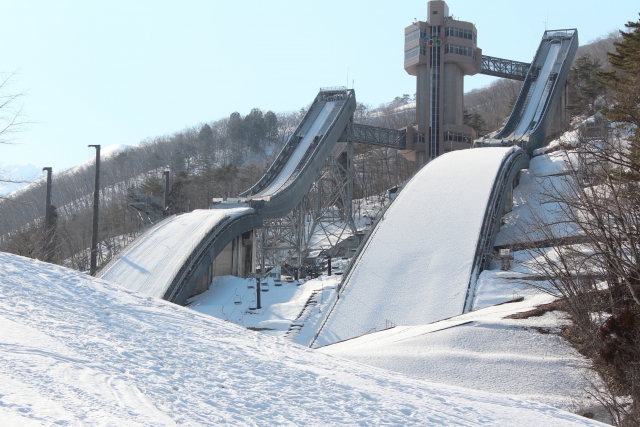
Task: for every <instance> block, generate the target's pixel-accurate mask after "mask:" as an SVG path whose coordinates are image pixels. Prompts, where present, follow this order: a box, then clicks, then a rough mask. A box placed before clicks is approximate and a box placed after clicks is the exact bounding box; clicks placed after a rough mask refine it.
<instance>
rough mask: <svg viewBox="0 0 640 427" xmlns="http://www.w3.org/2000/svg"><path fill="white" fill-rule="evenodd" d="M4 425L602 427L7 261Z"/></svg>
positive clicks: (1, 263)
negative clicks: (316, 349)
mask: <svg viewBox="0 0 640 427" xmlns="http://www.w3.org/2000/svg"><path fill="white" fill-rule="evenodd" d="M0 325H1V327H2V329H1V330H2V333H1V334H0V357H1V359H2V363H1V364H0V419H2V421H3V425H12V426H14V425H15V426H45V425H47V426H48V425H69V426H80V425H101V426H116V425H117V426H121V425H130V426H148V425H153V426H165V425H167V426H168V425H177V424H180V425H222V424H229V425H260V426H275V425H292V426H293V425H393V426H409V425H465V426H480V425H483V426H485V425H495V426H505V425H514V426H515V425H517V426H548V425H553V426H589V425H592V426H595V425H601V424H599V423H597V422H594V421H591V420H588V419H585V418H582V417H580V416H577V415H573V414H570V413H567V412H563V411H561V410H559V409H556V408H552V407H549V406H545V405H543V404H539V403H533V402H527V401H524V400H520V399H517V398H512V397H505V396H500V395H496V394H492V393H487V392H479V391H473V390H466V389H463V388H458V387H453V386H448V385H442V384H437V383H433V382H428V381H424V380H418V379H412V378H409V377H407V376H405V375H402V374H398V373H395V372H388V371H385V370H381V369H378V368H374V367H368V366H365V365H362V364H358V363H353V362H350V361H347V360H344V359H341V358H337V357H333V356H330V355H325V354H322V353H320V352H318V351H314V350H310V349H305V348H302V347H300V346H297V345H295V344H291V343H288V342H287V341H285V340H281V339H278V338H274V337H269V336H265V335H263V334H259V333H256V332H253V331H248V330H246V329H245V328H241V327H238V326H236V325H233V324H231V323H229V322H223V321H220V320H219V319H216V318H213V317H211V316H206V315H203V314H200V313H197V312H196V311H194V310H190V309H188V308H184V307H180V306H176V305H173V304H170V303H167V302H165V301H162V300H159V299H156V298H153V297H148V296H144V295H141V294H137V293H135V292H131V291H128V290H126V289H124V288H122V287H119V286H117V285H113V284H111V283H109V282H106V281H104V280H100V279H94V278H91V277H89V276H86V275H84V274H82V273H79V272H77V271H73V270H69V269H65V268H63V267H58V266H53V265H49V264H45V263H42V262H39V261H34V260H30V259H26V258H22V257H18V256H15V255H9V254H5V253H0Z"/></svg>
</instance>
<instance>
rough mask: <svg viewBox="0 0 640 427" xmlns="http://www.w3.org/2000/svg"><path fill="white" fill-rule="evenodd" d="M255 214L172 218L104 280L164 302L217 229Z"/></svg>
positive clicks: (205, 212) (225, 212) (203, 212)
mask: <svg viewBox="0 0 640 427" xmlns="http://www.w3.org/2000/svg"><path fill="white" fill-rule="evenodd" d="M251 212H253V209H251V208H235V209H224V210H223V209H220V210H218V209H209V210H195V211H193V212H190V213H188V214H183V215H178V216H175V217H173V218H169V219H167V220H165V221H163V222H161V223H159V224H158V225H157V226H156V227H155V228H154V229H153V230H152V231H151V232H150V233H148V234H147V235H146V237H145V238H144V239H141V240H139V241H138V242H137V243H135V244H134V246H133V247H131V248H130V249H128V250H127V252H126V253H125V254H124V255H123V256H122V257H120V258H119V259H118V260H117V261H116V262H115V263H113V265H111V266H110V267H109V268H108V270H107V271H106V272H105V273H103V274H102V275H101V278H102V279H104V280H108V281H110V282H113V283H117V284H119V285H121V286H124V287H125V288H127V289H130V290H132V291H137V292H141V293H143V294H146V295H149V296H153V297H159V298H162V297H163V296H164V294H165V292H166V290H167V288H168V286H169V285H170V284H171V280H172V279H173V278H174V276H175V275H176V273H177V272H178V270H180V267H182V265H183V264H184V262H185V261H186V259H187V258H188V257H189V255H190V254H191V252H192V251H193V249H194V248H195V247H196V246H197V245H198V243H199V242H200V241H201V240H202V239H203V238H204V237H205V236H206V235H207V233H209V231H211V230H212V229H213V227H215V226H216V225H217V224H220V223H221V222H223V221H226V220H227V219H230V218H233V217H236V216H240V215H246V214H249V213H251Z"/></svg>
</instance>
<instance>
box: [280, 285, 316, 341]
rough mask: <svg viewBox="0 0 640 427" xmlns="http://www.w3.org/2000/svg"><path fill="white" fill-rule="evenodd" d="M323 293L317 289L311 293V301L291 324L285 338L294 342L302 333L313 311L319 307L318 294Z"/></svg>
mask: <svg viewBox="0 0 640 427" xmlns="http://www.w3.org/2000/svg"><path fill="white" fill-rule="evenodd" d="M320 292H322V290H320V289H317V290H315V291H313V292H312V293H311V295H310V296H309V299H308V300H307V302H306V303H305V305H304V307H302V310H300V314H298V317H296V318H295V320H294V321H293V322H291V326H289V330H288V331H287V332H286V333H285V334H284V337H285V338H288V339H290V340H293V339H294V338H295V337H296V336H298V334H299V333H300V329H302V327H303V326H304V322H305V321H306V320H307V319H308V318H309V316H310V315H311V312H312V311H313V309H314V308H315V307H316V306H317V305H318V299H317V296H318V294H319V293H320Z"/></svg>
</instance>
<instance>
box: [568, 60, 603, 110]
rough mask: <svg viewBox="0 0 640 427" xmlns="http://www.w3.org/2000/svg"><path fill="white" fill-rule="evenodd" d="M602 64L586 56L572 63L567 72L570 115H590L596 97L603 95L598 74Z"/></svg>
mask: <svg viewBox="0 0 640 427" xmlns="http://www.w3.org/2000/svg"><path fill="white" fill-rule="evenodd" d="M601 68H602V63H601V62H600V61H599V60H598V59H594V58H593V57H592V56H591V55H589V54H586V55H583V56H581V57H580V58H578V59H576V60H575V61H574V62H573V67H572V68H571V71H570V72H569V100H570V105H569V110H570V111H571V114H572V115H591V114H593V113H594V104H595V103H596V100H597V98H598V97H600V96H601V95H603V94H604V92H605V87H604V86H603V85H602V83H601V82H600V79H599V77H598V73H599V72H600V70H601Z"/></svg>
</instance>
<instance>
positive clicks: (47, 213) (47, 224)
mask: <svg viewBox="0 0 640 427" xmlns="http://www.w3.org/2000/svg"><path fill="white" fill-rule="evenodd" d="M42 170H43V171H47V195H46V199H45V206H44V261H45V262H51V255H52V253H51V252H52V250H51V233H52V230H51V220H52V218H51V214H52V213H53V212H51V171H52V169H51V168H50V167H46V168H42Z"/></svg>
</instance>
